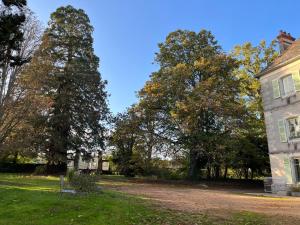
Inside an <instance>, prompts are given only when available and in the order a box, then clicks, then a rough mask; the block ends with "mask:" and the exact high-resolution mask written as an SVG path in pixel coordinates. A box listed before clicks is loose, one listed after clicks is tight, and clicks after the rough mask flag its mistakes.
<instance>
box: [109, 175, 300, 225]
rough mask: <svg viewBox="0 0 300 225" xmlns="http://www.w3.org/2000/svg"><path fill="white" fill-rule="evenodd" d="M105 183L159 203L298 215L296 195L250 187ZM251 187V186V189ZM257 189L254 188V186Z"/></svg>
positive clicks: (193, 208)
mask: <svg viewBox="0 0 300 225" xmlns="http://www.w3.org/2000/svg"><path fill="white" fill-rule="evenodd" d="M104 183H105V185H107V186H109V187H110V188H113V189H115V190H119V191H122V192H126V193H129V194H134V195H140V196H143V197H145V198H149V199H152V200H155V201H157V202H158V203H159V204H160V205H162V206H165V207H168V208H172V209H177V210H188V211H192V212H201V211H202V212H216V213H217V212H221V213H223V214H224V213H226V212H231V211H252V212H258V213H264V214H267V215H272V216H274V215H278V216H284V217H293V218H295V219H297V221H298V219H299V221H298V222H299V223H297V224H300V198H292V197H284V198H278V197H276V198H275V197H257V196H250V195H247V194H246V193H249V192H251V191H253V190H238V189H229V188H226V189H224V188H222V187H219V188H216V187H214V188H212V189H211V188H205V187H203V186H177V185H166V184H149V183H132V182H115V181H109V180H107V181H104ZM254 191H255V190H254ZM256 191H257V190H256Z"/></svg>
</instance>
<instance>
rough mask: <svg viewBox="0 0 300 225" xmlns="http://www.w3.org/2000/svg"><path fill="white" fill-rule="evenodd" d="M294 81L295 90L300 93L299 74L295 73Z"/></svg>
mask: <svg viewBox="0 0 300 225" xmlns="http://www.w3.org/2000/svg"><path fill="white" fill-rule="evenodd" d="M293 80H294V85H295V90H296V91H300V75H299V72H296V73H293Z"/></svg>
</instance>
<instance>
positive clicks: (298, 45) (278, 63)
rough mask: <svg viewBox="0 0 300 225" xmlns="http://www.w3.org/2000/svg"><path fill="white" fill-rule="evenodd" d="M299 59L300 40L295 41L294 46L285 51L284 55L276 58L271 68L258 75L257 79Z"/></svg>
mask: <svg viewBox="0 0 300 225" xmlns="http://www.w3.org/2000/svg"><path fill="white" fill-rule="evenodd" d="M298 59H300V39H297V40H296V41H294V42H293V44H292V45H291V46H290V47H289V48H288V49H287V50H285V51H284V52H283V53H282V55H280V56H279V57H278V58H276V59H275V60H274V62H273V63H272V64H271V65H270V66H268V67H267V68H266V69H264V70H263V71H262V72H260V73H259V74H257V77H261V76H263V75H265V74H267V73H269V72H272V71H274V70H276V69H278V68H280V67H282V66H285V65H287V64H289V63H292V62H294V61H296V60H298Z"/></svg>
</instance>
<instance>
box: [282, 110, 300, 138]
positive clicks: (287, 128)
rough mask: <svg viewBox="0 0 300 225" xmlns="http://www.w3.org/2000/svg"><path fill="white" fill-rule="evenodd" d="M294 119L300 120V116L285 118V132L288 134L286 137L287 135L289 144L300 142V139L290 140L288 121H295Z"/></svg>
mask: <svg viewBox="0 0 300 225" xmlns="http://www.w3.org/2000/svg"><path fill="white" fill-rule="evenodd" d="M293 118H298V120H300V115H295V116H289V117H286V118H284V120H285V132H286V135H287V140H288V143H294V142H300V137H297V138H290V127H289V123H288V120H289V119H293Z"/></svg>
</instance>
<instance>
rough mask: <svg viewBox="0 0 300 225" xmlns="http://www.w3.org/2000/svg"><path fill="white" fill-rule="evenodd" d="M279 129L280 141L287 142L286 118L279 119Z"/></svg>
mask: <svg viewBox="0 0 300 225" xmlns="http://www.w3.org/2000/svg"><path fill="white" fill-rule="evenodd" d="M278 130H279V137H280V141H281V142H287V136H286V129H285V121H284V120H279V121H278Z"/></svg>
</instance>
